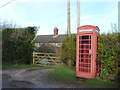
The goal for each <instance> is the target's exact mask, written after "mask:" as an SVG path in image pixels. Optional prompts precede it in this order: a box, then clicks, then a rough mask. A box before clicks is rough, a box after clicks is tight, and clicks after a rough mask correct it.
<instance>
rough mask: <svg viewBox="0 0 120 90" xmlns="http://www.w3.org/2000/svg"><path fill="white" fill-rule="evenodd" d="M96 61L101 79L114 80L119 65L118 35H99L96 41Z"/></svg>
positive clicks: (119, 34)
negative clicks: (99, 68)
mask: <svg viewBox="0 0 120 90" xmlns="http://www.w3.org/2000/svg"><path fill="white" fill-rule="evenodd" d="M98 46H99V47H98V60H99V61H100V62H101V74H100V76H101V77H102V78H108V79H112V80H113V79H115V78H117V75H118V70H119V68H118V65H120V54H119V53H120V33H112V34H110V33H108V34H101V35H100V38H99V41H98Z"/></svg>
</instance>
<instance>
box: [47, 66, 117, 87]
mask: <svg viewBox="0 0 120 90" xmlns="http://www.w3.org/2000/svg"><path fill="white" fill-rule="evenodd" d="M48 79H49V80H50V81H55V82H61V83H68V84H69V83H74V82H77V83H80V84H83V85H85V86H86V87H88V88H117V84H116V83H114V82H111V81H108V80H102V79H100V78H98V77H96V78H95V79H86V80H85V81H84V79H82V78H76V75H75V71H73V70H70V69H68V68H65V67H57V68H55V70H53V71H51V72H49V73H48Z"/></svg>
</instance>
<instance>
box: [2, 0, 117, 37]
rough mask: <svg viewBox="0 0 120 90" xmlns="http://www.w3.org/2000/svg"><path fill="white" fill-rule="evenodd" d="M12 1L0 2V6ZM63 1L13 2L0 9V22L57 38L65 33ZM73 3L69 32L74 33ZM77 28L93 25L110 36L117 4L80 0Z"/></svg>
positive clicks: (112, 0)
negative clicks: (56, 32)
mask: <svg viewBox="0 0 120 90" xmlns="http://www.w3.org/2000/svg"><path fill="white" fill-rule="evenodd" d="M9 1H12V0H0V6H2V5H4V4H5V3H7V2H9ZM66 1H67V0H61V1H60V0H15V1H13V2H12V3H10V4H8V5H6V6H4V7H2V8H0V21H12V22H15V23H16V24H18V25H21V26H22V27H24V26H40V29H39V31H38V33H37V34H39V35H44V34H53V28H54V27H58V29H59V33H60V34H65V33H66V30H67V2H66ZM76 1H77V0H71V32H72V33H76V31H77V30H76V27H77V8H76V7H77V4H76ZM80 1H81V3H80V5H81V6H80V18H81V19H80V24H81V25H96V26H98V27H99V28H100V30H101V33H104V32H108V31H109V32H110V30H111V23H117V22H118V0H106V2H104V1H105V0H84V1H83V0H80Z"/></svg>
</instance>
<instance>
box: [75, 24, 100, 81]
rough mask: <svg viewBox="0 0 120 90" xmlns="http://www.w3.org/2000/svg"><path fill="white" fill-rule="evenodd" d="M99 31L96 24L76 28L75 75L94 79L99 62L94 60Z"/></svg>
mask: <svg viewBox="0 0 120 90" xmlns="http://www.w3.org/2000/svg"><path fill="white" fill-rule="evenodd" d="M99 31H100V29H99V28H98V27H97V26H92V25H84V26H81V27H78V28H77V34H76V77H83V78H91V79H94V78H95V77H96V75H97V73H99V71H100V70H98V67H99V64H98V63H97V62H96V58H97V46H98V45H97V44H98V42H97V40H98V35H99Z"/></svg>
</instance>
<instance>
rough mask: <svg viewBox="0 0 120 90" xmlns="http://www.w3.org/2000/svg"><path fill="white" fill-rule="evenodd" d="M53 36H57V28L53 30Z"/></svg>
mask: <svg viewBox="0 0 120 90" xmlns="http://www.w3.org/2000/svg"><path fill="white" fill-rule="evenodd" d="M54 36H58V28H57V27H55V28H54Z"/></svg>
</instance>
